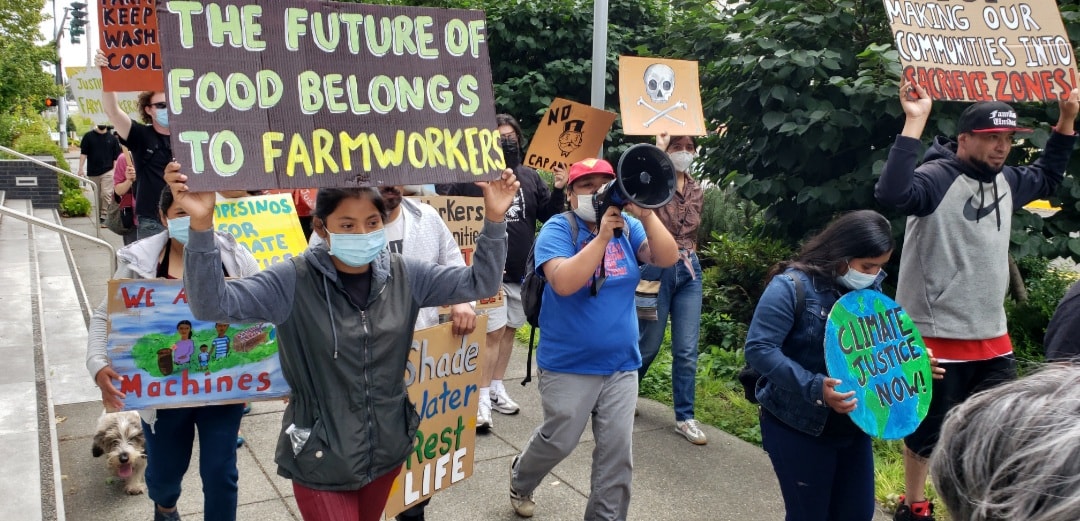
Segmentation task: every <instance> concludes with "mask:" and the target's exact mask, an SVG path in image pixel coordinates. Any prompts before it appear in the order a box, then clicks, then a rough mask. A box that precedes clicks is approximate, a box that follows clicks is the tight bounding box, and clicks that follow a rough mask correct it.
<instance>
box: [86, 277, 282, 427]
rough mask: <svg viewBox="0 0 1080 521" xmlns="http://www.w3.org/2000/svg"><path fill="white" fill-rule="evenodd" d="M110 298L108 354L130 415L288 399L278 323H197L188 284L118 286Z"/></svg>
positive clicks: (151, 282)
mask: <svg viewBox="0 0 1080 521" xmlns="http://www.w3.org/2000/svg"><path fill="white" fill-rule="evenodd" d="M108 296H109V301H108V312H109V323H108V330H109V336H108V347H107V349H108V354H109V359H110V360H111V362H112V367H113V369H115V370H116V372H117V373H119V374H120V385H119V386H118V387H119V389H120V392H122V393H125V394H126V395H127V397H126V398H125V399H124V408H125V409H127V410H138V409H147V408H170V407H191V406H197V405H208V404H222V403H238V402H250V401H258V400H269V399H272V398H280V397H284V396H288V394H289V386H288V384H286V383H285V377H284V376H283V375H282V374H281V364H280V362H279V361H278V343H277V332H276V330H275V329H274V326H273V324H215V323H213V322H205V321H202V320H196V319H195V318H194V317H193V316H192V314H191V309H190V308H189V307H188V301H187V294H186V293H185V292H184V282H183V281H182V280H165V279H138V280H127V279H118V280H110V281H109V294H108Z"/></svg>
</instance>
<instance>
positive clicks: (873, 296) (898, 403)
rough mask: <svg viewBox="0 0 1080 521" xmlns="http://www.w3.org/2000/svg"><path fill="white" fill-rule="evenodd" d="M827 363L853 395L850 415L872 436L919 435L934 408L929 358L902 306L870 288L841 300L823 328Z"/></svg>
mask: <svg viewBox="0 0 1080 521" xmlns="http://www.w3.org/2000/svg"><path fill="white" fill-rule="evenodd" d="M825 364H826V367H827V368H828V370H829V375H830V376H832V377H833V378H836V379H838V380H841V381H842V383H841V384H840V385H838V386H836V390H837V392H840V393H846V392H849V391H855V398H857V399H858V404H857V406H856V407H855V410H853V411H852V412H851V413H850V414H849V416H850V417H851V420H852V421H853V422H855V424H856V425H858V426H859V428H860V429H862V430H863V431H865V432H866V433H867V434H869V435H871V436H876V437H878V438H884V439H887V440H895V439H899V438H903V437H904V436H907V435H908V434H911V433H912V432H914V431H915V428H916V427H918V426H919V423H920V422H922V420H923V418H925V417H926V412H927V411H928V410H929V409H930V397H931V394H932V388H931V385H930V378H931V373H930V355H929V354H928V353H927V351H926V344H925V343H923V339H922V335H920V334H919V330H918V329H916V328H915V324H914V323H912V321H911V317H909V316H908V314H907V312H905V311H904V309H903V308H902V307H900V305H899V304H897V303H896V302H895V301H893V300H892V299H890V298H889V297H887V296H885V295H883V294H882V293H880V292H878V291H874V290H870V289H863V290H859V291H852V292H849V293H847V294H845V295H844V296H843V297H840V299H839V300H837V301H836V304H835V305H834V306H833V308H832V311H831V312H829V320H828V322H826V325H825Z"/></svg>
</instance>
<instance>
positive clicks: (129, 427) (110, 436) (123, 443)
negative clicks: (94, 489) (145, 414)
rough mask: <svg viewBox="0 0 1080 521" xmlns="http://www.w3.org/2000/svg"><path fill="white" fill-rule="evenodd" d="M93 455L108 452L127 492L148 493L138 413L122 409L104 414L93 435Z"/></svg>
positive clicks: (115, 471)
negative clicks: (124, 483) (121, 410)
mask: <svg viewBox="0 0 1080 521" xmlns="http://www.w3.org/2000/svg"><path fill="white" fill-rule="evenodd" d="M93 454H94V457H95V458H96V457H98V456H101V455H102V454H104V455H106V456H107V458H106V460H105V463H106V465H107V466H108V468H109V470H110V471H112V473H113V474H115V475H116V477H118V478H120V479H123V480H124V481H125V482H126V485H125V486H124V492H127V493H128V494H132V495H134V494H142V493H143V492H146V480H145V478H144V476H145V474H146V438H145V437H144V436H143V430H142V422H141V421H140V419H139V413H137V412H135V411H123V412H113V413H105V412H103V413H102V414H101V417H100V418H98V425H97V434H95V435H94V448H93Z"/></svg>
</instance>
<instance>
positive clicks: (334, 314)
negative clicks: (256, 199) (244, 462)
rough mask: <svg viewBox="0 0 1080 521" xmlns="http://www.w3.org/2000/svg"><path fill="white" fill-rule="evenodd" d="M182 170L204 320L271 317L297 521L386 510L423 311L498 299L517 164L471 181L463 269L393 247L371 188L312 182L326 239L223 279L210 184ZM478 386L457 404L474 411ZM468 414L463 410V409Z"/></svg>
mask: <svg viewBox="0 0 1080 521" xmlns="http://www.w3.org/2000/svg"><path fill="white" fill-rule="evenodd" d="M179 168H180V166H179V165H178V164H176V163H172V164H170V165H169V168H168V169H167V170H166V180H167V181H168V182H169V184H170V187H171V188H172V190H173V193H174V194H175V196H176V199H177V200H178V201H182V202H183V204H184V207H185V208H186V209H187V211H188V215H190V216H191V224H190V228H191V237H190V240H189V242H188V248H187V255H186V256H185V259H184V265H185V275H184V283H185V287H186V289H187V294H188V299H189V302H190V305H191V310H192V313H193V314H194V315H195V317H196V318H199V319H200V320H208V321H216V322H229V323H250V322H272V323H274V324H276V325H277V328H278V341H279V345H280V350H279V355H280V358H281V367H282V373H283V374H284V376H285V380H286V381H287V382H288V383H289V386H290V387H291V388H292V394H291V397H290V400H289V405H288V407H287V408H286V409H285V413H284V416H283V418H282V430H281V434H280V436H279V439H278V446H277V452H276V456H275V461H276V462H277V464H278V474H280V475H281V476H283V477H286V478H289V479H291V480H293V490H294V491H295V493H296V502H297V505H298V506H299V508H300V512H301V514H302V515H303V517H304V519H306V520H309V521H312V520H316V519H359V520H361V521H367V520H371V521H374V520H376V519H378V518H379V517H380V516H381V515H382V510H383V506H384V505H385V502H386V498H387V495H388V492H389V490H390V486H391V484H392V483H393V481H394V478H395V477H396V476H397V474H398V472H399V470H400V467H401V464H402V463H403V462H404V461H405V459H406V457H407V456H408V454H409V453H410V452H411V450H412V448H413V436H414V435H415V432H416V428H417V426H418V424H419V422H420V418H419V416H418V415H417V413H416V409H415V407H414V406H413V404H412V402H410V401H409V398H408V395H407V394H406V392H405V382H404V379H403V375H404V373H405V364H406V361H407V358H408V354H409V349H410V346H411V343H412V334H413V324H414V323H415V322H416V316H417V313H418V311H419V309H420V308H422V307H428V306H437V305H444V304H456V303H460V302H467V301H471V300H477V299H480V298H484V297H488V296H491V295H494V294H495V293H496V292H497V291H498V289H499V283H500V281H501V279H502V266H503V262H504V260H505V257H506V225H505V223H503V216H504V215H505V213H506V210H507V209H508V208H509V206H510V203H511V202H512V201H513V198H514V194H516V193H517V190H518V182H517V180H516V178H515V177H514V175H513V173H512V172H511V171H509V170H507V171H504V173H503V174H502V178H501V179H500V180H497V181H493V182H491V183H479V184H480V185H481V186H482V188H483V190H484V204H485V217H486V220H485V223H484V227H483V229H482V231H481V234H480V236H479V237H478V238H477V240H476V252H475V255H474V257H473V265H472V266H439V265H435V264H431V263H428V262H423V261H417V260H412V259H408V258H404V257H402V256H400V255H398V254H391V253H390V252H389V251H388V250H387V248H386V237H385V234H384V232H383V224H384V222H385V220H386V215H387V212H386V206H385V205H384V203H383V200H382V197H381V195H380V194H379V191H378V190H377V189H374V188H348V189H320V190H319V195H318V198H317V200H316V203H315V211H314V218H313V219H312V227H313V229H314V232H315V233H317V234H318V235H319V237H321V238H322V239H324V240H325V241H326V244H325V245H320V246H313V247H311V248H309V249H308V250H307V251H305V252H304V254H303V255H301V256H299V257H294V258H292V259H289V261H287V262H282V263H278V264H275V265H273V266H270V267H269V268H267V269H266V270H264V271H261V272H259V273H257V274H255V275H253V276H251V277H245V278H243V279H239V280H230V281H226V280H225V278H224V277H223V276H222V274H221V254H220V252H219V248H218V246H217V245H216V244H215V243H214V241H213V237H212V233H211V231H210V230H212V229H213V217H214V213H213V212H214V196H213V193H197V192H191V191H188V188H187V185H185V184H184V183H185V182H186V181H187V176H185V175H183V174H180V173H179ZM475 399H476V396H475V394H474V395H470V394H469V393H465V396H464V400H463V401H462V402H460V403H459V404H458V405H459V406H460V408H461V409H464V410H471V406H472V405H473V402H472V400H475ZM463 416H464V417H466V418H468V416H467V415H466V414H465V413H464V411H463Z"/></svg>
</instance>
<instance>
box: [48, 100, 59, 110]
mask: <svg viewBox="0 0 1080 521" xmlns="http://www.w3.org/2000/svg"><path fill="white" fill-rule="evenodd" d="M59 106H60V100H58V99H56V98H45V108H49V109H55V108H56V107H59Z"/></svg>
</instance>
